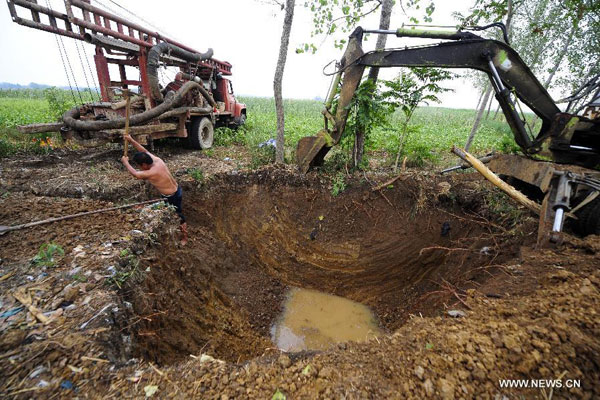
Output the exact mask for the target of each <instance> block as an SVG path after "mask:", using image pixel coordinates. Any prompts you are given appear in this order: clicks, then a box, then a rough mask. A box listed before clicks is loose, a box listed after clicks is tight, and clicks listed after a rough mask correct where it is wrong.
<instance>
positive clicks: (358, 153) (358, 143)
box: [352, 0, 394, 168]
mask: <svg viewBox="0 0 600 400" xmlns="http://www.w3.org/2000/svg"><path fill="white" fill-rule="evenodd" d="M393 6H394V0H383V3H382V5H381V14H380V16H379V29H381V30H388V29H389V28H390V19H391V17H392V7H393ZM387 37H388V35H386V34H383V33H381V34H379V36H378V37H377V43H376V44H375V49H376V50H381V49H383V48H385V44H386V42H387ZM378 77H379V68H378V67H372V68H371V69H370V70H369V79H370V80H371V81H373V88H374V89H375V90H377V78H378ZM364 152H365V128H364V127H359V128H358V129H357V131H356V136H355V137H354V148H353V149H352V164H354V167H355V168H357V167H358V166H359V165H360V164H361V162H362V160H363V155H364Z"/></svg>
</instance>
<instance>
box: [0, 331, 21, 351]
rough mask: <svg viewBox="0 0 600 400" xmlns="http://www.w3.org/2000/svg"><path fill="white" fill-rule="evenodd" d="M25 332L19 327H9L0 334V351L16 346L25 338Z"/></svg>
mask: <svg viewBox="0 0 600 400" xmlns="http://www.w3.org/2000/svg"><path fill="white" fill-rule="evenodd" d="M25 336H27V332H25V331H24V330H20V329H11V330H9V331H8V332H5V333H3V334H2V335H0V351H5V350H10V349H14V348H16V347H18V346H19V345H20V344H21V343H22V342H23V340H25Z"/></svg>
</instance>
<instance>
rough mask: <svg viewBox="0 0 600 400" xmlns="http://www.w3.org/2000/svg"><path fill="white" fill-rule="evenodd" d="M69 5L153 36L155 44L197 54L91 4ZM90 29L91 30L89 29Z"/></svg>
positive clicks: (78, 0) (72, 1)
mask: <svg viewBox="0 0 600 400" xmlns="http://www.w3.org/2000/svg"><path fill="white" fill-rule="evenodd" d="M70 3H71V4H73V5H74V6H77V7H79V8H81V9H84V10H87V11H90V12H92V13H94V14H98V15H101V16H103V17H105V18H109V19H111V20H113V21H115V22H118V23H120V24H122V25H125V26H127V27H131V28H133V29H135V30H137V31H140V32H142V33H145V34H147V35H149V36H153V37H155V38H156V40H157V42H158V40H163V41H166V42H169V43H171V44H173V45H175V46H177V47H180V48H182V49H184V50H187V51H190V52H192V53H198V51H197V50H194V49H192V48H191V47H188V46H185V45H183V44H181V43H178V42H176V41H175V40H172V39H169V38H168V37H166V36H162V35H161V34H159V33H158V32H152V31H150V30H148V29H146V28H144V27H143V26H140V25H138V24H136V23H134V22H131V21H127V20H126V19H123V18H121V17H118V16H116V15H114V14H111V13H108V12H106V11H104V10H102V9H100V8H97V7H94V6H92V5H91V4H88V3H86V2H84V1H81V0H71V1H70ZM79 21H81V20H79ZM83 22H85V21H83ZM96 26H97V25H96ZM90 29H92V28H90ZM112 32H113V33H117V32H114V31H112ZM111 36H112V35H111ZM125 36H126V37H128V38H131V39H134V38H132V37H131V36H128V35H125ZM145 43H146V45H148V46H152V43H148V42H145Z"/></svg>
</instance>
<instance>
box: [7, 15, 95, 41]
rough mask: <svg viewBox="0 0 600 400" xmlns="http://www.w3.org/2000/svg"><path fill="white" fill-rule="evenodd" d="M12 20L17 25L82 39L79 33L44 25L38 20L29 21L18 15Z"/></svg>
mask: <svg viewBox="0 0 600 400" xmlns="http://www.w3.org/2000/svg"><path fill="white" fill-rule="evenodd" d="M13 21H14V22H16V23H17V24H19V25H23V26H27V27H29V28H33V29H39V30H41V31H46V32H51V33H55V34H57V35H63V36H68V37H70V38H73V39H79V40H83V35H81V34H79V33H75V32H71V31H68V30H66V29H61V28H55V27H53V26H51V25H45V24H42V23H40V22H35V21H30V20H28V19H23V18H20V17H14V18H13Z"/></svg>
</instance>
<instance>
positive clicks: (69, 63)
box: [46, 0, 83, 104]
mask: <svg viewBox="0 0 600 400" xmlns="http://www.w3.org/2000/svg"><path fill="white" fill-rule="evenodd" d="M46 5H47V6H48V9H49V10H50V11H53V10H52V6H51V5H50V1H49V0H46ZM54 38H55V39H56V44H57V45H58V51H59V52H60V51H61V48H60V45H62V51H63V52H64V57H63V54H62V53H61V55H60V59H61V60H62V63H63V68H64V70H65V73H66V75H67V81H68V82H69V88H70V89H71V95H72V96H73V100H74V101H75V103H77V99H76V98H75V95H74V94H73V87H72V86H71V80H70V79H69V74H68V72H67V68H66V67H65V59H66V60H67V64H68V65H69V70H70V71H71V76H72V77H73V82H74V83H75V88H76V89H77V94H78V95H79V100H80V101H81V104H83V98H82V97H81V91H80V90H79V85H78V84H77V79H75V74H74V73H73V67H72V66H71V60H70V59H69V55H68V54H67V49H66V47H65V43H64V42H63V40H62V36H60V35H58V34H55V36H54ZM59 41H60V44H59Z"/></svg>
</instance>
